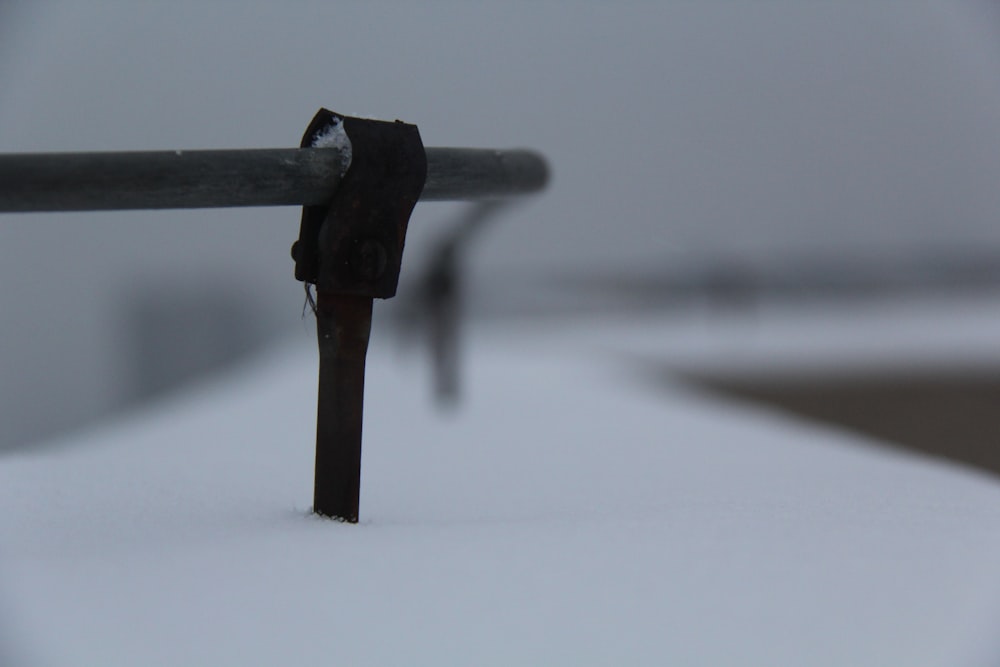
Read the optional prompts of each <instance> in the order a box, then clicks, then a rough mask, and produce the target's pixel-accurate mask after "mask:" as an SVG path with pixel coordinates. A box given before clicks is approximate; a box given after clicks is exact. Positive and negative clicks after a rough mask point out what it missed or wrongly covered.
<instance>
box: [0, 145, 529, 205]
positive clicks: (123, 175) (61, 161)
mask: <svg viewBox="0 0 1000 667" xmlns="http://www.w3.org/2000/svg"><path fill="white" fill-rule="evenodd" d="M426 154H427V182H426V185H425V186H424V191H423V194H422V195H421V200H425V201H448V200H474V199H490V198H498V197H507V196H511V195H519V194H527V193H529V192H535V191H537V190H540V189H542V188H543V187H545V184H546V182H547V181H548V166H547V165H546V163H545V159H544V158H543V157H542V156H540V155H539V154H537V153H535V152H532V151H526V150H509V151H499V150H489V149H472V148H427V149H426ZM340 165H341V153H340V150H339V149H337V148H275V149H252V150H208V151H205V150H198V151H158V152H126V153H8V154H0V213H13V212H31V211H35V212H38V211H109V210H124V209H168V208H221V207H237V206H304V205H321V204H324V203H326V202H328V201H329V200H330V197H331V196H332V195H333V192H334V191H335V190H336V188H337V185H338V183H339V182H340V169H341V166H340Z"/></svg>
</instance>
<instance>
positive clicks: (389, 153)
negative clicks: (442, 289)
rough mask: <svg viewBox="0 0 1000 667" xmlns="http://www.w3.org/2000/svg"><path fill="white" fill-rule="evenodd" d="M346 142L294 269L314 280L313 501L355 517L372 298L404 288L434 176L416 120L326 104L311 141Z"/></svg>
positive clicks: (322, 510)
mask: <svg viewBox="0 0 1000 667" xmlns="http://www.w3.org/2000/svg"><path fill="white" fill-rule="evenodd" d="M320 142H327V143H329V142H334V143H338V144H345V145H346V144H347V143H348V142H349V148H350V156H351V157H350V164H349V166H347V165H346V164H345V166H347V170H346V172H345V173H344V174H343V175H342V176H341V178H340V185H339V187H338V188H337V191H336V193H335V194H334V196H333V199H332V200H331V201H330V204H329V205H328V206H307V207H305V208H304V209H303V211H302V224H301V226H300V229H299V239H298V241H296V242H295V245H294V246H293V247H292V256H293V258H294V259H295V277H296V278H297V279H298V280H301V281H302V282H305V283H307V284H309V283H311V284H314V285H316V292H317V298H316V326H317V334H318V340H319V401H318V410H317V428H316V478H315V487H314V493H313V511H314V512H316V514H319V515H322V516H328V517H331V518H335V519H339V520H342V521H347V522H351V523H354V522H357V520H358V503H359V496H360V488H361V432H362V415H363V410H364V385H365V357H366V353H367V350H368V339H369V335H370V332H371V319H372V300H373V299H375V298H381V299H388V298H390V297H392V296H394V295H395V294H396V288H397V286H398V283H399V270H400V266H401V265H402V259H403V245H404V243H405V241H406V228H407V224H408V223H409V220H410V214H411V213H412V212H413V207H414V206H415V205H416V203H417V200H418V199H419V198H420V192H421V190H422V189H423V187H424V182H425V180H426V178H427V159H426V156H425V155H424V148H423V144H422V143H421V140H420V133H419V131H418V130H417V128H416V126H415V125H407V124H406V123H401V122H399V121H396V122H395V123H389V122H384V121H375V120H367V119H362V118H351V117H344V116H339V115H337V114H334V113H333V112H330V111H327V110H325V109H323V110H320V112H319V113H318V114H317V115H316V117H315V118H314V119H313V121H312V123H311V124H310V125H309V128H308V129H307V130H306V134H305V137H304V138H303V141H302V143H303V145H316V144H317V143H320Z"/></svg>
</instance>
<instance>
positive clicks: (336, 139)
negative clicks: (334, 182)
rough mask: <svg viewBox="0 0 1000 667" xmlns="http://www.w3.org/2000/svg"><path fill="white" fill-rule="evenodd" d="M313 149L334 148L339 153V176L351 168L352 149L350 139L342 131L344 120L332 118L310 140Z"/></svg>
mask: <svg viewBox="0 0 1000 667" xmlns="http://www.w3.org/2000/svg"><path fill="white" fill-rule="evenodd" d="M312 147H313V148H336V149H337V150H339V151H340V175H341V176H343V175H344V174H345V173H347V170H348V169H349V168H350V166H351V158H352V156H353V147H352V146H351V138H350V137H348V136H347V132H346V131H345V130H344V119H343V118H342V117H340V116H334V117H333V121H332V122H331V123H330V124H329V125H328V126H327V127H326V128H325V129H323V130H322V131H321V132H318V133H317V134H316V136H315V137H313V140H312Z"/></svg>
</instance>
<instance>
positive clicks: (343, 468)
mask: <svg viewBox="0 0 1000 667" xmlns="http://www.w3.org/2000/svg"><path fill="white" fill-rule="evenodd" d="M371 325H372V298H371V297H366V296H356V295H349V294H337V293H333V292H327V291H320V292H319V293H318V294H317V299H316V332H317V334H318V339H319V404H318V410H317V419H316V480H315V487H314V490H313V511H314V512H316V514H320V515H322V516H327V517H333V518H336V519H340V520H342V521H346V522H348V523H357V521H358V504H359V498H360V493H361V425H362V421H363V412H364V393H365V357H366V355H367V353H368V338H369V335H370V334H371Z"/></svg>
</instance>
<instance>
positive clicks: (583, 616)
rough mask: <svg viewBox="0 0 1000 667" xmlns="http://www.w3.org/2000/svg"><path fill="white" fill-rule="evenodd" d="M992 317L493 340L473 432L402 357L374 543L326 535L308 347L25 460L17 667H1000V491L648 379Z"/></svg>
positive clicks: (930, 350) (795, 318) (367, 524)
mask: <svg viewBox="0 0 1000 667" xmlns="http://www.w3.org/2000/svg"><path fill="white" fill-rule="evenodd" d="M989 305H990V304H989V303H987V302H968V303H965V304H962V303H952V302H949V303H947V304H945V303H938V304H933V305H932V306H931V307H928V306H927V305H926V304H924V305H921V304H909V305H906V304H904V305H900V306H896V307H893V308H890V309H889V311H888V312H884V311H879V310H877V309H869V310H866V309H865V308H856V307H853V308H842V309H839V310H838V309H833V311H832V312H828V313H827V315H826V319H825V320H823V318H822V317H821V316H818V315H817V313H815V312H811V313H810V312H806V313H796V312H779V311H776V310H775V311H767V312H763V313H761V314H760V316H759V317H758V318H757V319H756V320H748V319H746V318H737V319H727V318H726V317H725V316H719V315H716V316H706V317H703V318H700V319H699V318H695V319H693V320H690V321H688V322H687V323H686V324H682V323H679V322H678V321H677V320H667V319H656V318H651V319H647V320H645V321H642V320H636V319H635V318H630V319H629V320H627V321H623V322H620V323H611V322H607V321H600V320H572V321H562V322H552V323H549V324H547V325H539V324H537V323H535V324H533V325H513V324H509V323H508V324H506V325H504V326H502V327H501V326H499V325H493V326H492V327H491V328H489V329H487V328H486V327H485V326H483V327H480V328H478V329H475V330H474V331H472V335H471V340H470V349H469V350H468V354H467V361H468V367H467V369H466V370H467V378H466V379H467V383H466V385H467V386H466V390H467V391H466V400H465V402H464V404H463V406H462V408H461V409H460V410H459V411H458V412H456V413H454V414H442V413H440V412H437V411H435V410H434V409H432V406H431V404H430V398H429V395H428V390H427V389H428V388H427V386H426V385H427V378H426V376H425V373H423V372H422V371H423V370H424V369H423V368H422V367H421V366H422V363H423V362H422V360H418V359H417V358H416V357H409V356H401V355H400V354H399V353H398V350H396V349H394V348H393V346H392V344H391V341H389V340H385V339H380V340H377V341H376V342H375V343H374V344H373V348H372V350H371V353H370V357H369V359H370V362H369V375H368V388H367V394H366V400H367V404H366V432H365V451H364V465H363V469H364V478H363V485H362V486H363V488H362V510H361V511H362V522H361V524H360V525H357V526H350V525H343V524H337V523H333V522H329V521H325V520H320V519H317V518H314V517H312V516H310V515H309V513H308V508H309V505H310V500H311V498H310V496H311V483H312V460H311V458H312V454H313V427H314V409H315V405H314V401H315V384H316V378H315V374H316V360H315V352H314V350H313V349H312V345H311V341H307V340H306V337H305V336H303V338H302V339H300V340H297V341H292V342H289V343H288V344H286V345H285V346H283V347H280V348H278V349H274V350H273V351H272V352H271V353H270V354H268V355H267V356H266V357H264V358H260V359H259V360H257V361H256V362H255V363H254V364H253V365H251V366H248V367H245V368H243V369H242V370H241V371H239V372H238V373H235V374H232V375H230V376H228V377H226V378H224V379H220V380H217V381H214V382H212V383H210V384H206V385H203V386H201V387H200V388H199V389H197V390H195V391H192V392H190V393H188V394H184V395H181V396H178V397H176V398H174V399H173V400H171V401H169V402H164V403H160V404H158V405H157V406H155V407H149V408H147V409H146V410H144V411H143V412H141V413H135V414H133V415H132V416H131V417H130V418H128V419H126V420H124V421H119V422H117V423H115V424H112V425H108V426H106V427H104V428H101V429H97V430H94V431H92V432H90V433H88V434H84V435H79V436H77V437H73V438H68V439H66V440H65V441H63V442H58V443H52V444H51V446H48V447H45V448H42V449H39V450H36V451H35V452H34V453H32V454H27V453H24V454H18V455H15V456H8V457H5V458H4V459H2V460H0V505H2V507H3V508H4V511H3V512H2V513H0V548H2V552H0V554H2V555H0V592H2V595H0V603H2V604H3V605H4V606H3V607H2V608H0V612H3V614H4V615H3V616H2V618H3V619H4V620H6V621H7V624H6V627H5V628H4V630H5V634H4V635H3V639H4V640H5V641H6V645H5V646H4V648H6V649H7V650H8V656H7V660H8V662H22V663H24V664H40V665H49V664H52V665H98V664H99V665H136V664H142V665H177V664H189V665H222V664H241V665H256V664H260V665H275V664H284V665H305V664H344V665H413V664H422V665H423V664H426V665H431V664H433V665H448V664H456V665H457V664H462V665H468V664H485V665H494V664H495V665H511V664H531V665H534V664H538V665H543V664H544V665H551V664H564V665H612V664H613V665H624V664H628V665H631V664H640V665H641V664H648V665H663V664H685V665H686V664H713V665H718V664H723V665H801V664H809V665H845V664H850V665H878V666H884V665H949V666H953V665H988V664H996V662H997V660H998V659H1000V642H998V640H997V639H996V633H995V629H996V627H997V625H998V624H1000V569H998V568H997V563H998V562H1000V486H998V485H997V484H996V483H995V481H993V480H991V479H988V478H986V477H982V476H980V475H978V474H976V473H973V472H968V471H965V470H960V469H957V468H952V467H949V466H946V465H943V464H938V463H934V462H931V461H929V460H925V459H921V458H916V457H910V456H906V455H902V454H899V453H896V452H892V451H888V450H882V449H879V448H868V447H865V446H862V445H863V444H864V443H863V442H861V441H860V440H859V439H858V438H855V437H853V436H849V435H847V434H844V433H840V432H837V431H834V430H828V429H822V428H819V427H815V426H811V425H808V424H804V423H798V422H793V421H790V420H786V419H784V418H782V417H780V416H778V415H775V414H771V413H768V412H766V411H762V410H756V409H753V408H749V407H737V406H734V405H732V404H729V403H726V402H724V401H718V400H715V399H712V398H709V397H706V396H703V395H700V394H698V393H697V392H693V391H691V390H690V389H688V388H686V387H684V386H682V385H680V384H676V383H674V384H670V383H663V384H660V385H654V384H652V383H650V382H648V378H646V377H644V374H643V371H645V370H649V369H653V368H660V367H661V366H663V367H686V368H691V367H707V366H711V365H712V364H720V363H725V364H729V365H731V366H733V367H738V366H740V364H744V365H754V364H771V365H779V364H784V365H786V366H788V367H789V368H791V367H794V366H796V365H799V366H801V364H802V360H803V359H808V360H812V361H817V360H818V362H819V363H823V362H824V360H825V362H826V363H828V364H830V365H835V364H837V363H844V361H845V360H849V359H854V360H861V362H862V363H863V360H864V359H865V358H866V355H868V358H875V357H878V358H883V359H884V358H886V354H885V351H886V350H889V349H892V350H895V351H896V353H895V357H891V356H890V357H889V359H890V361H892V359H893V358H895V360H896V361H898V362H900V363H902V362H905V361H907V360H909V361H913V360H914V359H916V358H920V359H925V360H926V359H930V360H932V361H933V360H935V359H936V360H938V361H939V362H942V363H943V362H945V361H948V360H949V358H950V359H951V361H954V360H955V356H954V355H955V353H956V351H958V352H959V353H960V354H963V355H967V356H969V357H970V358H971V357H973V356H974V357H975V358H977V359H979V360H980V361H982V360H984V359H991V358H992V359H997V358H1000V354H998V350H997V349H996V348H995V347H994V345H993V344H992V343H991V342H990V341H991V339H992V341H996V340H998V338H997V333H998V331H997V329H1000V321H998V320H997V318H995V317H992V318H991V317H988V316H985V315H983V313H984V312H985V309H986V308H987V307H988V306H989ZM378 324H379V322H378V321H376V328H378ZM915 332H916V333H915ZM836 360H840V361H839V362H838V361H836Z"/></svg>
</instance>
